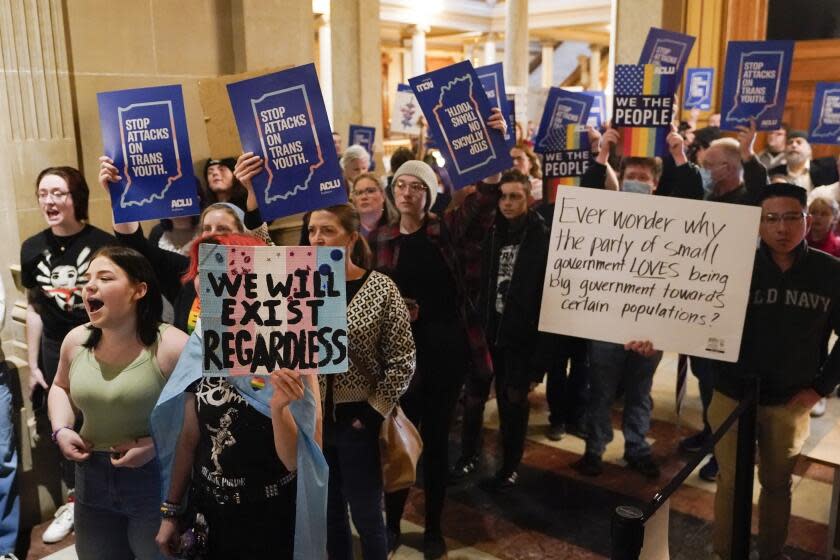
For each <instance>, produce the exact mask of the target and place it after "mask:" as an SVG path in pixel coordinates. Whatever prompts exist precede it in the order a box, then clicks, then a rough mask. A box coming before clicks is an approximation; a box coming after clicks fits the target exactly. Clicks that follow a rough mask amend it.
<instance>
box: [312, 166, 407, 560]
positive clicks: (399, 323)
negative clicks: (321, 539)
mask: <svg viewBox="0 0 840 560" xmlns="http://www.w3.org/2000/svg"><path fill="white" fill-rule="evenodd" d="M364 176H365V175H362V176H361V177H364ZM361 177H360V178H359V179H357V180H356V184H358V183H359V182H361ZM359 222H360V220H359V214H358V213H357V212H356V210H355V209H354V208H353V207H352V206H350V205H349V204H343V205H339V206H330V207H328V208H324V209H323V210H315V211H313V212H312V215H311V216H310V218H309V231H308V233H309V243H310V245H312V246H316V247H323V246H330V247H344V248H345V252H346V255H347V257H346V260H345V263H346V264H345V267H346V270H345V274H346V279H347V281H346V283H347V331H348V334H347V338H348V353H349V357H350V369H349V370H348V371H347V373H345V374H343V375H339V376H337V377H333V376H331V375H322V376H320V377H319V380H320V383H321V393H322V394H323V395H324V406H325V407H326V415H325V422H324V454H325V455H326V458H327V463H328V464H329V466H330V481H329V492H328V501H327V503H328V513H327V515H328V523H327V552H328V554H329V557H330V559H331V560H340V559H342V558H346V559H352V558H353V539H352V534H351V532H350V524H349V521H348V518H347V506H348V505H349V506H350V512H351V514H352V517H353V525H354V526H355V527H356V530H357V531H358V533H359V538H360V540H361V544H362V557H363V558H364V559H365V560H376V559H381V560H384V559H385V558H387V556H388V539H387V536H386V532H385V524H384V523H383V521H382V496H383V493H382V492H383V490H382V468H381V459H380V454H379V433H380V428H381V426H382V422H383V420H384V419H385V418H387V417H388V416H389V415H390V414H391V413H392V411H393V410H394V407H396V406H397V405H398V404H399V400H400V397H401V396H402V394H403V393H404V392H405V390H406V389H407V388H408V384H409V381H410V380H411V377H412V375H413V374H414V368H415V363H416V362H415V348H414V339H413V338H412V335H411V327H410V324H409V320H408V312H407V310H406V307H405V302H404V301H403V299H402V296H401V295H400V291H399V288H397V286H396V284H394V281H393V280H391V279H390V278H388V277H387V276H386V275H384V274H382V273H380V272H376V271H371V270H370V260H371V254H370V249H369V248H368V245H367V243H366V242H365V240H364V238H363V237H362V236H361V234H360V232H359Z"/></svg>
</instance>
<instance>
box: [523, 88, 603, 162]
mask: <svg viewBox="0 0 840 560" xmlns="http://www.w3.org/2000/svg"><path fill="white" fill-rule="evenodd" d="M592 99H593V98H592V96H591V95H586V94H584V93H576V92H574V91H566V90H564V89H560V88H555V87H553V88H551V89H550V90H549V91H548V98H547V99H546V101H545V108H544V109H543V114H542V119H540V128H539V130H538V131H537V136H536V138H534V151H535V152H539V153H543V152H559V151H562V150H565V149H566V132H567V130H568V126H569V125H577V126H579V127H583V126H584V125H586V121H587V120H588V118H589V109H590V108H591V107H592Z"/></svg>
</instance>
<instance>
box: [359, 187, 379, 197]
mask: <svg viewBox="0 0 840 560" xmlns="http://www.w3.org/2000/svg"><path fill="white" fill-rule="evenodd" d="M377 191H379V189H377V188H376V187H368V188H366V189H358V190H354V191H353V196H365V195H368V196H370V195H373V194H376V193H377Z"/></svg>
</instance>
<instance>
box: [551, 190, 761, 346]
mask: <svg viewBox="0 0 840 560" xmlns="http://www.w3.org/2000/svg"><path fill="white" fill-rule="evenodd" d="M760 214H761V212H760V209H759V208H755V207H748V206H737V205H732V204H720V203H713V202H704V201H692V200H685V199H676V198H667V197H660V196H649V195H643V194H635V193H621V192H611V191H602V190H598V189H583V188H575V189H569V190H567V191H561V192H558V195H557V200H556V203H555V207H554V218H553V220H552V227H551V245H550V249H549V255H548V265H547V267H546V275H545V284H544V289H543V301H542V312H541V315H540V326H539V328H540V330H541V331H546V332H554V333H558V334H567V335H573V336H579V337H582V338H590V339H594V340H603V341H607V342H615V343H621V344H623V343H625V342H629V341H631V340H650V341H651V342H653V345H654V347H655V348H657V349H659V350H668V351H674V352H680V353H683V354H689V355H692V356H703V357H708V358H714V359H717V360H724V361H729V362H734V361H737V359H738V352H739V350H740V344H741V331H742V330H743V326H744V314H745V312H746V306H747V298H748V295H749V286H750V279H751V275H752V268H753V259H754V255H755V242H756V235H757V232H758V221H759V216H760Z"/></svg>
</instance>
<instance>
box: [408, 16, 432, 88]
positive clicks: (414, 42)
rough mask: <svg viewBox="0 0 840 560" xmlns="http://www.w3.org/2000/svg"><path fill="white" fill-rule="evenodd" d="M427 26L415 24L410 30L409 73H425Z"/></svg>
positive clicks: (417, 74)
mask: <svg viewBox="0 0 840 560" xmlns="http://www.w3.org/2000/svg"><path fill="white" fill-rule="evenodd" d="M428 31H429V28H428V27H424V26H422V25H415V26H414V27H413V28H412V30H411V75H412V76H419V75H420V74H425V73H426V33H427V32H428Z"/></svg>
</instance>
